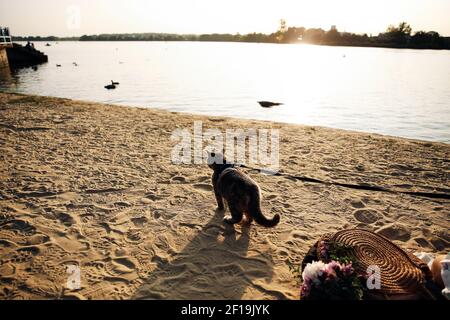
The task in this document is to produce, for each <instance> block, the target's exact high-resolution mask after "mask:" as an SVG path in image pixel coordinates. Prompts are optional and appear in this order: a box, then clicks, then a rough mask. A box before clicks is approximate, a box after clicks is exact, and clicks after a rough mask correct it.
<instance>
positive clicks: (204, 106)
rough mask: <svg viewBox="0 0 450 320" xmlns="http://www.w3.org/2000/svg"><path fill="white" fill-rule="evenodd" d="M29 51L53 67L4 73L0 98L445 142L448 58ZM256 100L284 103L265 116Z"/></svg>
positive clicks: (125, 45) (394, 53)
mask: <svg viewBox="0 0 450 320" xmlns="http://www.w3.org/2000/svg"><path fill="white" fill-rule="evenodd" d="M35 45H36V48H37V49H39V50H41V51H44V52H45V53H46V54H48V56H49V63H47V64H44V65H41V66H39V67H38V69H37V70H33V69H31V68H28V69H22V70H20V71H17V72H14V73H12V74H8V73H5V72H3V73H2V75H0V90H1V91H13V92H21V93H30V94H38V95H48V96H57V97H65V98H73V99H81V100H89V101H98V102H106V103H113V104H124V105H132V106H144V107H154V108H163V109H168V110H172V111H181V112H189V113H200V114H207V115H220V116H232V117H240V118H250V119H260V120H273V121H281V122H289V123H298V124H308V125H320V126H327V127H334V128H341V129H350V130H358V131H365V132H374V133H381V134H388V135H393V136H401V137H407V138H415V139H421V140H430V141H441V142H446V143H450V51H431V50H398V49H383V48H350V47H326V46H309V45H275V44H252V43H207V42H59V43H52V46H50V47H46V46H45V43H39V42H37V43H35ZM73 62H76V63H77V64H78V66H74V65H73V64H72V63H73ZM56 64H61V65H62V67H60V68H57V67H56ZM110 80H114V81H118V82H120V85H119V86H118V88H117V89H116V90H111V91H108V90H106V89H104V85H106V84H108V83H109V82H110ZM260 100H269V101H275V102H282V103H284V105H282V106H278V107H274V108H271V109H263V108H261V107H260V106H259V105H258V104H257V101H260Z"/></svg>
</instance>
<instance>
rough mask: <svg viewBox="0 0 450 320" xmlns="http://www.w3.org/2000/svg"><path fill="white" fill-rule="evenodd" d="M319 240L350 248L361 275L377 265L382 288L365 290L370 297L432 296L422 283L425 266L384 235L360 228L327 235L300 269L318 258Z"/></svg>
mask: <svg viewBox="0 0 450 320" xmlns="http://www.w3.org/2000/svg"><path fill="white" fill-rule="evenodd" d="M321 241H325V242H328V243H338V244H341V245H345V246H346V247H350V248H351V250H352V251H353V255H354V257H355V260H356V261H354V262H355V264H354V268H355V271H356V273H357V274H359V275H361V276H366V275H367V270H368V268H369V267H370V266H376V267H378V268H379V271H380V276H381V288H380V289H373V290H368V295H369V297H370V298H395V296H397V297H398V298H402V297H405V298H406V296H408V295H416V296H421V297H428V298H432V297H431V296H430V293H429V292H428V290H427V289H426V288H425V282H426V281H427V280H429V279H430V278H431V272H430V270H429V268H428V266H427V265H426V264H425V263H424V262H422V261H421V260H420V259H418V258H417V257H415V256H414V255H413V254H410V253H407V252H405V251H403V250H402V249H400V248H399V247H398V246H397V245H396V244H394V243H393V242H391V241H389V240H388V239H386V238H385V237H383V236H381V235H378V234H376V233H373V232H371V231H368V230H362V229H350V230H342V231H339V232H336V233H334V234H326V235H324V236H323V237H322V238H321V239H320V240H319V241H318V242H317V243H316V245H315V246H314V247H313V248H311V250H310V251H309V252H308V254H307V256H306V257H305V260H304V261H303V264H302V265H303V268H304V267H305V266H306V264H307V263H309V262H311V261H312V260H316V261H317V260H319V259H320V256H319V250H317V245H318V244H319V243H320V242H321Z"/></svg>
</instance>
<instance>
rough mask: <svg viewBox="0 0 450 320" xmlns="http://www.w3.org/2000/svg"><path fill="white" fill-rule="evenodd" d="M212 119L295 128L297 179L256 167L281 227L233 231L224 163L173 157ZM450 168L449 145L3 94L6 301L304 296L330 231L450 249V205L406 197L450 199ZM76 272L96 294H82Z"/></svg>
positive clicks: (0, 161)
mask: <svg viewBox="0 0 450 320" xmlns="http://www.w3.org/2000/svg"><path fill="white" fill-rule="evenodd" d="M261 112H263V111H261ZM197 120H199V121H203V126H204V128H205V129H206V128H218V129H220V130H221V131H224V130H225V129H228V128H244V129H245V128H256V129H258V128H265V129H267V128H278V129H280V134H281V137H280V162H281V170H282V172H283V173H286V174H288V175H290V176H267V175H262V174H259V173H257V172H255V171H251V170H245V171H246V172H248V173H249V174H250V175H251V176H252V178H253V179H254V180H256V181H257V182H258V183H259V185H260V187H261V189H262V195H263V201H262V208H263V212H264V213H265V214H266V216H268V217H272V216H273V214H274V213H279V214H280V215H281V222H280V224H279V225H278V226H277V227H276V228H273V229H266V228H263V227H261V226H258V225H255V224H253V225H251V226H250V227H249V228H247V227H244V226H240V225H239V226H236V227H230V226H225V225H224V224H223V222H222V218H223V213H222V212H216V211H215V208H216V203H215V198H214V194H213V191H212V185H211V182H210V180H211V173H212V172H211V171H210V169H209V168H208V167H207V166H206V165H175V164H173V163H172V162H171V150H172V147H173V143H172V142H171V140H170V136H171V134H172V132H173V130H174V129H176V128H188V129H190V130H191V131H192V128H193V122H194V121H197ZM449 174H450V145H448V144H443V143H432V142H424V141H415V140H408V139H401V138H395V137H388V136H382V135H376V134H367V133H359V132H350V131H344V130H336V129H328V128H321V127H310V126H299V125H288V124H282V123H272V122H264V121H251V120H239V119H230V118H222V117H206V116H199V115H189V114H179V113H172V112H168V111H163V110H156V109H144V108H130V107H122V106H111V105H103V104H98V103H87V102H80V101H73V100H68V99H57V98H47V97H36V96H26V95H16V94H6V93H0V298H1V299H31V298H32V299H56V298H74V299H133V298H139V299H298V298H299V287H298V285H297V284H296V282H295V279H294V276H293V274H292V273H291V271H290V270H289V267H288V265H289V263H292V264H298V263H300V261H301V260H302V258H303V256H304V255H305V254H306V252H307V251H308V249H309V247H310V246H311V245H313V244H314V242H315V241H316V239H317V238H318V237H320V236H321V235H322V234H323V233H326V232H333V231H337V230H341V229H344V228H354V227H360V228H365V229H369V230H373V231H376V232H378V233H380V234H382V235H384V236H386V237H388V238H389V239H391V240H393V241H394V242H395V243H397V244H398V245H400V246H401V247H402V248H404V249H407V250H414V251H417V250H420V251H427V252H433V253H447V252H448V251H449V249H450V236H449V234H448V230H449V220H450V218H449V212H450V200H448V197H447V199H446V198H445V197H440V198H439V197H438V198H430V197H428V196H417V195H413V194H406V193H404V192H422V193H426V194H441V195H442V194H444V195H445V194H446V195H449V194H450V186H449ZM292 176H300V177H303V176H306V177H311V178H315V179H319V180H323V181H335V182H338V183H342V184H352V185H362V184H368V185H372V186H381V187H385V188H389V189H391V190H394V191H399V192H392V193H389V192H379V191H371V190H364V189H362V190H358V189H353V188H347V187H343V186H338V185H329V184H322V183H311V182H305V181H302V180H298V179H294V178H292ZM402 192H403V193H402ZM226 214H228V211H227V212H226ZM69 265H76V266H79V268H80V271H81V288H80V289H77V290H70V289H68V288H67V287H66V285H67V284H66V282H67V277H68V274H67V266H69Z"/></svg>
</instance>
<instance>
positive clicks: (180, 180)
mask: <svg viewBox="0 0 450 320" xmlns="http://www.w3.org/2000/svg"><path fill="white" fill-rule="evenodd" d="M186 181H187V180H186V178H185V177H183V176H174V177H172V178H170V183H186Z"/></svg>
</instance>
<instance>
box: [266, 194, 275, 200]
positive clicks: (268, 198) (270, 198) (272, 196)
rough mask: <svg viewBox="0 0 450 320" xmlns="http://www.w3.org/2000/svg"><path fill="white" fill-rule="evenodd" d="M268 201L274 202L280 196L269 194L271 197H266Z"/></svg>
mask: <svg viewBox="0 0 450 320" xmlns="http://www.w3.org/2000/svg"><path fill="white" fill-rule="evenodd" d="M264 198H265V199H266V200H269V201H270V200H273V199H276V198H278V196H277V195H276V194H269V195H267V196H266V197H264Z"/></svg>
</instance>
